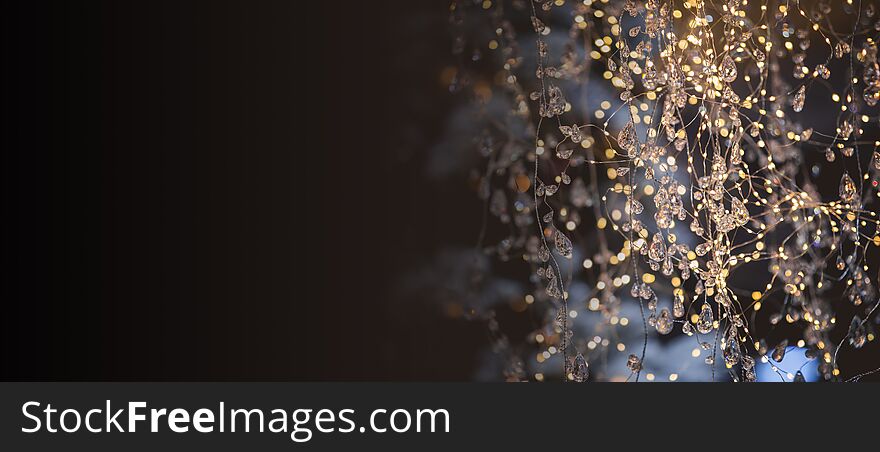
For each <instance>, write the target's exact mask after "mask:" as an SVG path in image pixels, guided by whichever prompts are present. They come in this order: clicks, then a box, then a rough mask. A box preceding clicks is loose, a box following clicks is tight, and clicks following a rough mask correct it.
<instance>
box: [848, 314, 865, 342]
mask: <svg viewBox="0 0 880 452" xmlns="http://www.w3.org/2000/svg"><path fill="white" fill-rule="evenodd" d="M866 341H867V333H866V329H865V325H864V323H863V322H862V319H860V318H859V316H855V317H853V319H852V322H850V324H849V344H850V345H852V346H853V347H855V348H862V346H863V345H865V342H866Z"/></svg>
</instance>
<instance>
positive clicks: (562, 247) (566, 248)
mask: <svg viewBox="0 0 880 452" xmlns="http://www.w3.org/2000/svg"><path fill="white" fill-rule="evenodd" d="M553 242H554V244H555V245H556V252H557V253H559V254H560V255H561V256H563V257H566V258H569V259H570V258H571V256H572V247H571V240H569V239H568V237H566V236H565V234H563V233H562V231H560V230H558V229H557V230H556V237H555V238H554V240H553Z"/></svg>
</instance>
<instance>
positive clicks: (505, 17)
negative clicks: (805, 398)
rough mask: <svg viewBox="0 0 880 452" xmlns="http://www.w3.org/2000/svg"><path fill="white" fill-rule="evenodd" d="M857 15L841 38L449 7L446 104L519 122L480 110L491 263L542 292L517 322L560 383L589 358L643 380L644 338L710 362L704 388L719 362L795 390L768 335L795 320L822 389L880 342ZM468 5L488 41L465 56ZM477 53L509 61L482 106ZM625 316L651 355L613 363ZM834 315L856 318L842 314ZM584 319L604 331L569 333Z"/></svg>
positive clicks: (771, 14)
mask: <svg viewBox="0 0 880 452" xmlns="http://www.w3.org/2000/svg"><path fill="white" fill-rule="evenodd" d="M863 3H864V4H862V5H859V4H856V5H852V4H848V6H847V7H845V8H843V11H842V12H839V13H838V15H840V16H841V17H842V18H844V19H845V20H846V21H847V23H848V25H847V26H846V27H844V28H841V27H840V25H837V24H836V25H835V27H831V26H830V22H829V21H827V20H824V18H825V17H826V16H828V15H830V14H832V13H833V11H832V4H833V2H830V1H828V0H818V1H814V2H807V1H803V2H791V3H786V4H782V5H778V6H776V7H774V8H772V9H771V8H768V5H767V4H762V3H761V2H759V1H755V0H752V1H748V0H727V1H720V2H708V1H703V0H645V1H635V0H619V1H618V0H602V1H563V0H555V1H545V0H526V1H524V2H519V3H518V2H513V4H512V5H507V4H506V3H504V2H489V1H485V2H482V3H481V4H479V8H474V7H473V6H472V5H471V4H470V3H469V2H453V4H452V7H451V8H450V11H451V14H452V19H453V20H452V24H453V26H452V27H453V30H454V31H455V32H456V33H457V34H456V35H455V37H454V41H455V42H454V48H453V53H454V54H456V55H459V60H460V62H461V63H460V66H459V69H457V71H456V74H455V76H454V77H451V81H450V88H451V89H452V90H453V91H457V90H460V89H462V88H465V87H467V86H468V84H469V86H470V87H471V89H472V90H473V91H474V94H475V96H474V102H482V100H481V99H487V98H488V97H492V96H502V95H503V96H505V98H506V99H508V100H509V101H510V105H511V108H510V109H508V110H507V111H499V110H498V109H491V108H484V109H482V111H483V113H482V114H484V115H485V116H486V118H485V122H486V123H487V124H488V126H487V127H486V130H485V132H484V134H483V136H482V138H481V139H480V143H479V145H478V147H479V148H480V149H481V154H482V155H483V156H484V157H485V158H486V159H487V160H486V161H487V163H486V164H487V167H488V170H487V171H486V172H485V175H484V176H483V177H482V178H481V179H480V181H479V184H478V185H479V186H480V187H481V188H480V196H481V197H483V199H485V200H486V202H487V206H488V209H489V211H490V213H492V214H493V216H494V217H495V218H497V219H498V221H501V222H502V223H506V224H508V225H510V228H508V229H509V230H511V231H513V232H511V235H510V236H507V237H505V238H504V239H503V243H504V244H505V245H504V246H506V247H515V248H517V249H518V250H519V255H521V256H522V261H523V262H524V263H525V264H526V265H528V266H530V267H531V268H532V269H533V272H534V275H535V277H534V278H533V280H532V281H533V282H534V283H535V284H537V285H538V290H534V291H533V292H532V293H533V294H534V295H529V296H531V297H532V298H531V299H528V298H527V300H531V301H528V302H527V306H528V310H529V312H532V313H537V314H539V317H541V318H543V319H545V323H544V324H543V325H542V326H540V327H539V328H538V331H539V334H536V335H535V336H533V337H535V338H538V337H540V338H541V339H540V340H537V339H536V340H535V346H536V347H538V353H537V354H536V355H533V356H535V357H536V358H533V360H534V361H536V362H539V363H543V362H544V361H548V360H549V359H550V358H551V357H552V356H554V355H557V354H561V355H562V362H563V363H564V366H563V367H564V368H563V369H561V373H562V375H563V376H564V379H565V380H567V381H587V380H588V379H589V378H590V363H591V362H593V361H594V359H593V358H594V357H595V362H605V361H606V360H604V359H603V358H602V357H603V356H606V354H608V353H619V354H621V356H622V357H621V362H624V363H625V368H626V372H629V374H630V375H629V377H630V378H631V379H634V380H638V379H639V378H640V376H641V374H642V372H643V371H645V370H647V368H646V365H645V356H646V354H647V353H649V351H650V350H649V349H648V348H647V344H648V341H647V338H648V335H653V334H656V335H661V336H662V335H668V334H678V333H679V332H680V333H683V334H685V335H688V336H694V337H695V338H696V339H697V340H698V342H699V343H700V347H698V348H696V349H694V350H693V352H692V353H691V355H692V356H691V358H688V357H686V356H683V357H681V363H682V366H683V367H682V368H684V367H685V366H687V365H689V363H690V360H691V359H692V358H702V359H703V360H704V361H705V362H706V363H707V364H709V365H711V366H712V372H713V378H714V377H715V374H714V372H715V370H714V369H715V362H716V359H717V360H719V363H720V364H721V365H723V368H725V369H727V372H729V373H730V376H731V379H732V380H734V381H753V380H755V379H756V372H755V363H756V361H760V362H769V363H771V364H772V366H773V367H772V368H773V370H774V372H777V374H779V375H780V376H781V377H783V379H787V380H789V381H791V380H799V379H801V378H802V374H800V372H799V370H798V369H785V368H784V365H783V364H781V361H783V359H784V355H785V352H786V349H787V348H788V347H789V346H788V344H789V342H788V341H787V340H785V339H780V338H779V337H778V336H775V335H774V334H773V331H774V329H775V328H776V327H777V326H780V325H783V324H797V325H801V326H803V331H804V332H803V334H802V337H799V338H796V339H794V340H793V341H792V342H791V343H792V344H796V345H797V346H798V347H800V348H804V349H806V350H807V356H808V357H811V358H812V359H815V360H816V361H818V363H819V364H818V368H819V372H820V374H821V375H822V376H823V377H824V378H825V379H837V378H840V377H841V375H843V376H845V375H847V371H846V370H841V369H840V368H839V367H838V361H837V357H838V355H839V353H841V352H842V351H843V350H845V349H859V348H861V347H863V346H864V345H865V344H866V343H868V342H871V341H873V340H874V338H875V333H874V332H873V329H872V328H873V327H872V324H873V323H874V319H875V318H876V316H877V306H878V299H877V289H876V286H875V281H874V279H876V278H877V273H876V269H875V268H874V266H873V265H871V263H870V262H869V261H870V260H871V256H876V254H877V250H876V248H878V247H880V229H878V225H880V221H878V219H877V214H876V209H877V204H876V203H877V198H878V197H880V192H878V180H880V152H878V148H880V142H876V141H869V140H867V139H866V138H865V137H866V135H867V134H868V130H876V125H877V123H878V119H880V114H878V111H877V108H875V107H877V104H878V101H880V64H878V58H877V41H878V39H877V37H876V35H877V32H876V30H877V29H880V28H878V27H880V25H878V23H880V22H878V20H880V17H878V15H877V13H876V10H875V7H874V6H873V5H872V4H870V3H867V2H863ZM518 5H519V6H520V7H521V8H522V11H516V8H517V6H518ZM465 9H467V10H468V13H469V14H474V15H484V16H478V17H485V18H486V20H487V21H488V22H489V23H490V25H489V26H490V27H491V28H488V30H494V31H495V32H494V33H489V34H486V33H482V32H481V33H473V39H475V40H479V39H484V41H480V42H478V43H475V44H473V45H471V46H469V45H467V37H468V36H469V34H468V33H467V31H466V30H467V29H466V27H465V25H464V24H465V21H464V20H463V19H462V14H464V10H465ZM521 12H525V13H527V14H526V15H527V16H528V17H529V23H520V22H519V17H521V14H520V13H521ZM551 13H552V14H551ZM562 17H566V18H567V19H566V20H561V19H560V18H562ZM857 18H861V20H857ZM565 30H567V36H568V39H569V41H568V42H567V43H565V44H563V45H562V47H561V48H552V49H551V47H550V45H551V44H550V43H551V39H549V38H548V37H549V36H550V35H551V33H560V32H563V31H565ZM486 36H491V37H490V38H488V40H485V39H486ZM552 42H554V43H555V42H557V41H552ZM526 43H531V44H533V46H534V48H535V50H534V51H535V55H534V57H531V56H530V57H526V56H525V55H523V54H522V51H523V48H525V47H526ZM471 48H473V52H474V53H473V54H472V55H466V54H465V53H466V51H467V50H468V49H471ZM480 49H490V50H491V51H492V53H493V55H500V56H498V57H492V62H495V63H503V64H502V68H503V69H501V73H500V74H497V75H496V76H494V77H493V79H492V80H491V84H490V85H479V86H483V88H480V89H489V90H490V91H495V92H494V93H490V94H492V95H491V96H488V97H487V96H486V95H480V94H479V93H477V92H476V90H477V86H478V83H477V81H475V80H472V79H470V80H469V78H468V68H469V67H471V66H470V65H472V64H474V62H475V61H477V60H481V59H482V58H483V56H482V53H481V52H482V51H481V50H480ZM816 61H819V63H815V62H816ZM474 74H476V72H474ZM483 82H485V81H483ZM587 85H589V86H590V88H587ZM486 86H491V88H485V87H486ZM829 90H830V91H831V92H830V93H829ZM591 93H607V94H601V96H603V98H598V99H597V98H596V97H595V96H596V94H591ZM828 99H830V100H831V102H833V105H834V107H833V108H834V113H833V115H834V117H833V119H832V120H833V123H832V124H826V122H827V121H828V116H829V115H831V113H827V114H826V113H821V115H822V118H821V120H820V121H816V120H815V116H809V115H808V113H809V112H810V111H811V109H822V108H826V109H827V107H825V106H823V105H827V102H828ZM811 121H813V122H811ZM512 124H525V126H524V129H525V130H526V131H527V132H528V133H529V134H531V136H532V142H531V143H529V141H528V140H525V139H523V138H522V133H521V132H522V131H521V130H517V129H515V128H514V127H515V126H514V125H512ZM521 127H522V126H521ZM828 177H835V178H836V177H839V181H840V182H839V184H837V187H836V190H834V191H828V190H825V185H826V184H824V183H820V178H828ZM835 180H836V179H835ZM515 206H519V207H515ZM489 251H490V253H499V254H500V251H498V249H497V248H494V247H493V248H492V249H490V250H489ZM506 252H507V250H506V249H505V253H506ZM576 259H577V260H576ZM742 272H748V274H749V275H756V274H761V275H763V277H754V276H750V277H749V278H745V279H751V281H744V280H743V278H737V275H738V274H741V273H742ZM575 281H582V282H585V283H586V286H587V287H589V289H588V290H587V293H586V294H578V297H581V299H570V298H571V297H570V296H569V295H570V294H569V292H567V290H568V287H569V286H570V285H571V284H572V283H573V282H575ZM572 293H574V292H572ZM627 303H635V304H636V305H637V306H638V307H639V311H640V317H639V318H638V319H633V320H634V322H635V323H634V325H637V326H638V327H639V328H640V329H641V330H643V333H644V341H643V343H642V344H638V346H635V345H634V344H626V345H624V344H623V343H622V342H618V343H617V345H616V346H614V347H611V348H613V349H614V350H609V348H608V345H609V339H607V337H613V336H614V333H613V332H614V331H615V329H616V328H621V327H624V326H626V324H627V323H629V320H628V319H626V318H623V317H621V315H620V312H621V309H622V307H623V306H624V304H627ZM842 304H847V305H849V307H847V309H844V310H842V311H845V312H853V309H855V312H858V314H857V315H854V316H850V317H849V318H840V317H839V316H838V314H837V312H838V311H839V310H840V309H839V308H841V307H842V306H841V305H842ZM759 314H760V315H759ZM581 318H599V319H600V320H601V321H600V322H598V326H595V328H596V330H595V331H575V325H576V322H574V321H575V320H576V319H577V320H580V319H581ZM624 320H626V323H624ZM752 322H764V325H760V328H758V326H759V325H753V324H751V323H752ZM841 329H844V330H845V332H844V334H841V333H840V330H841ZM756 331H762V332H763V333H762V334H764V337H755V336H754V335H755V334H756ZM768 331H769V333H768ZM599 333H601V335H599ZM841 336H843V339H839V338H840V337H841ZM832 337H834V338H835V339H837V340H833V339H832ZM603 338H604V339H603ZM767 343H771V345H772V346H768V345H766V344H767ZM752 344H754V347H752ZM502 346H504V344H502ZM509 352H510V353H516V352H514V351H512V350H509ZM625 355H628V356H625ZM716 357H717V358H716ZM556 359H558V358H556ZM622 367H623V365H622ZM620 370H621V369H613V370H606V371H603V375H609V374H610V373H613V372H614V371H620ZM680 374H681V372H678V373H671V374H668V375H669V377H668V379H669V381H675V380H677V379H678V378H679V377H680ZM850 374H852V372H851V373H850ZM510 375H514V376H515V377H516V378H520V379H524V378H528V377H527V374H526V373H525V371H524V370H522V369H518V370H516V371H509V372H508V376H510ZM533 375H534V379H536V380H543V379H546V378H547V375H546V373H544V372H538V373H534V374H533ZM539 375H540V378H539V377H538V376H539ZM664 375H667V374H664ZM862 375H863V374H860V375H859V376H860V377H861V376H862ZM645 377H646V378H647V379H648V380H654V379H655V378H657V373H656V372H647V373H645Z"/></svg>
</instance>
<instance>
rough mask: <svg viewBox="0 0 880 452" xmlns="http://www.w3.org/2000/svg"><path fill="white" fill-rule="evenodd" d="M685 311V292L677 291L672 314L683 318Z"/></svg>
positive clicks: (673, 300) (673, 299)
mask: <svg viewBox="0 0 880 452" xmlns="http://www.w3.org/2000/svg"><path fill="white" fill-rule="evenodd" d="M684 313H685V311H684V294H683V293H681V292H676V293H675V295H674V296H673V298H672V315H674V316H675V317H676V318H682V317H684Z"/></svg>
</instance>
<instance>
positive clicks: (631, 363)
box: [626, 355, 642, 372]
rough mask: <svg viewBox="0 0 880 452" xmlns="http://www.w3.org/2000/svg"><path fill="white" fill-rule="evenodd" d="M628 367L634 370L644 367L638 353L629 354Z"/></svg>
mask: <svg viewBox="0 0 880 452" xmlns="http://www.w3.org/2000/svg"><path fill="white" fill-rule="evenodd" d="M626 367H627V369H629V370H630V371H632V372H638V371H640V370H641V369H642V360H640V359H639V357H638V356H636V355H629V358H627V360H626Z"/></svg>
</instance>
